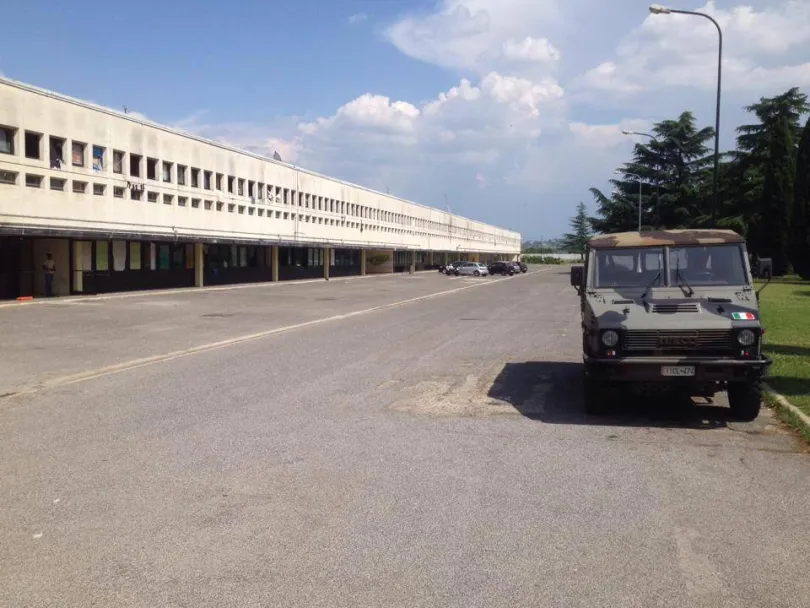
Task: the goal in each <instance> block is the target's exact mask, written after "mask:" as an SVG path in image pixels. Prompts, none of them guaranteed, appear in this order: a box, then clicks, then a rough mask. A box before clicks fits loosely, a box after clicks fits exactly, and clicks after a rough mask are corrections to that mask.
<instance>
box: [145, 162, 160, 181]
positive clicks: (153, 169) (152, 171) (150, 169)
mask: <svg viewBox="0 0 810 608" xmlns="http://www.w3.org/2000/svg"><path fill="white" fill-rule="evenodd" d="M157 164H158V161H157V159H156V158H147V159H146V179H154V180H157Z"/></svg>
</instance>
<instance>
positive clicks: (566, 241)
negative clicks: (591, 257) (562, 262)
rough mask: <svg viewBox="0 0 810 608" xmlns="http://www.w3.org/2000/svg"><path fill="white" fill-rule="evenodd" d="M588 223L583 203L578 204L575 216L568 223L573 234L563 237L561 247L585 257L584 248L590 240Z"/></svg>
mask: <svg viewBox="0 0 810 608" xmlns="http://www.w3.org/2000/svg"><path fill="white" fill-rule="evenodd" d="M589 223H590V221H589V219H588V213H587V212H586V210H585V203H579V205H577V214H576V215H575V216H574V217H572V218H571V220H570V221H569V224H570V225H571V228H572V230H573V232H571V233H569V234H566V235H564V236H563V246H564V247H565V248H566V249H567V250H568V251H570V252H571V253H579V254H580V255H585V248H586V247H587V245H588V241H589V240H590V238H591V230H590V226H589Z"/></svg>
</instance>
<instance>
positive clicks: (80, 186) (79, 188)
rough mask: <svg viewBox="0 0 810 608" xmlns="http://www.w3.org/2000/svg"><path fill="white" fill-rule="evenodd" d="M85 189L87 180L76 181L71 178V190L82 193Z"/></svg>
mask: <svg viewBox="0 0 810 608" xmlns="http://www.w3.org/2000/svg"><path fill="white" fill-rule="evenodd" d="M86 190H87V182H77V181H76V180H73V192H75V193H76V194H84V193H85V191H86Z"/></svg>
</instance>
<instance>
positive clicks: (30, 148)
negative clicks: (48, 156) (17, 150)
mask: <svg viewBox="0 0 810 608" xmlns="http://www.w3.org/2000/svg"><path fill="white" fill-rule="evenodd" d="M41 143H42V135H41V134H39V133H32V132H31V131H26V132H25V158H33V159H36V160H39V159H40V158H42V151H41V150H40V149H39V148H40V144H41Z"/></svg>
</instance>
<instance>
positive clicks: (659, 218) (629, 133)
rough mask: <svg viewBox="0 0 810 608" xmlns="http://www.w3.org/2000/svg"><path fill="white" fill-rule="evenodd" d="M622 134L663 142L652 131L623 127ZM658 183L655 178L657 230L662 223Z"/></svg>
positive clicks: (677, 144)
mask: <svg viewBox="0 0 810 608" xmlns="http://www.w3.org/2000/svg"><path fill="white" fill-rule="evenodd" d="M622 134H623V135H641V136H642V137H649V138H650V139H651V140H653V141H654V142H655V143H661V142H660V140H659V139H658V138H657V137H656V136H655V135H651V134H650V133H643V132H641V131H628V130H627V129H622ZM672 141H674V142H675V145H676V146H678V147H679V148H680V147H681V145H680V144H679V143H678V142H677V141H675V140H672ZM658 185H659V184H658V180H655V215H656V222H655V229H656V230H658V227H659V225H660V223H661V194H660V192H659V189H658ZM639 224H640V220H639ZM639 232H641V228H639Z"/></svg>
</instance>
